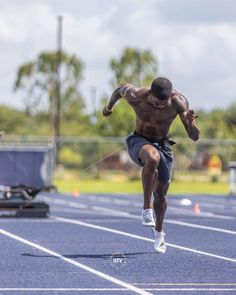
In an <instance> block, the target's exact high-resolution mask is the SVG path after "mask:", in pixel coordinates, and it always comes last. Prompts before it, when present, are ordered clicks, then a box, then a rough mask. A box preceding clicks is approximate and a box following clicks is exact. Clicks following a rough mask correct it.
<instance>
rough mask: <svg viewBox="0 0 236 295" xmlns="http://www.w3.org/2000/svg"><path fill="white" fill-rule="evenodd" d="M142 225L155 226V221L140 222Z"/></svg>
mask: <svg viewBox="0 0 236 295" xmlns="http://www.w3.org/2000/svg"><path fill="white" fill-rule="evenodd" d="M142 226H146V227H154V226H155V223H145V222H142Z"/></svg>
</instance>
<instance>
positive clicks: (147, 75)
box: [111, 47, 157, 86]
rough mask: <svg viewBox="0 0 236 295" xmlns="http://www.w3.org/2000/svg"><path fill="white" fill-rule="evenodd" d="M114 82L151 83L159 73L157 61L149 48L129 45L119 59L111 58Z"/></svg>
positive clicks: (140, 84) (139, 84)
mask: <svg viewBox="0 0 236 295" xmlns="http://www.w3.org/2000/svg"><path fill="white" fill-rule="evenodd" d="M111 68H112V70H113V71H114V74H115V79H114V84H118V83H123V82H129V83H133V84H134V85H136V86H146V85H149V84H150V82H151V81H152V80H153V78H154V77H156V75H157V61H156V58H155V56H154V55H153V54H152V53H151V51H149V50H144V51H141V50H138V49H135V48H130V47H127V48H125V49H124V51H123V53H122V55H121V57H120V58H119V59H117V60H116V59H114V58H113V59H112V60H111Z"/></svg>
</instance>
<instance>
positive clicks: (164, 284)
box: [130, 283, 236, 287]
mask: <svg viewBox="0 0 236 295" xmlns="http://www.w3.org/2000/svg"><path fill="white" fill-rule="evenodd" d="M130 284H131V283H130ZM132 285H135V286H139V285H142V286H217V287H220V286H223V287H225V286H236V283H132Z"/></svg>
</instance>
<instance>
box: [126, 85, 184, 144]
mask: <svg viewBox="0 0 236 295" xmlns="http://www.w3.org/2000/svg"><path fill="white" fill-rule="evenodd" d="M125 98H126V100H127V101H128V103H129V104H130V106H131V107H132V108H133V109H134V111H135V113H136V126H135V131H136V132H138V133H139V134H141V135H143V136H146V137H148V138H153V139H160V138H164V137H167V136H168V134H169V129H170V126H171V124H172V122H173V121H174V119H175V118H176V116H177V115H178V113H179V112H181V111H182V112H183V111H185V110H186V104H187V101H186V99H185V98H184V97H181V95H180V94H179V93H178V92H176V91H173V93H172V95H171V97H170V98H169V99H168V101H167V102H165V104H163V105H156V104H155V101H153V100H152V99H151V96H150V90H149V89H146V88H140V89H137V88H133V89H130V90H129V91H127V93H126V95H125Z"/></svg>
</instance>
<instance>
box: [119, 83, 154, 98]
mask: <svg viewBox="0 0 236 295" xmlns="http://www.w3.org/2000/svg"><path fill="white" fill-rule="evenodd" d="M149 91H150V90H149V89H148V88H146V87H142V88H140V87H136V86H134V85H133V84H131V83H123V84H120V85H119V93H120V94H121V95H122V96H123V97H125V98H126V99H128V100H132V99H135V100H143V99H145V98H146V97H148V95H149Z"/></svg>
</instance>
